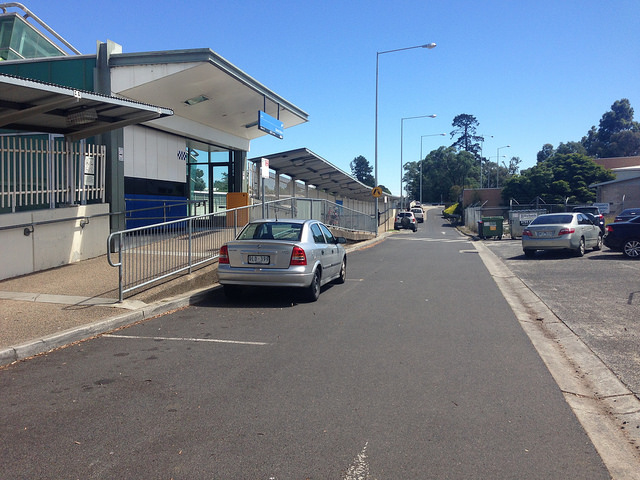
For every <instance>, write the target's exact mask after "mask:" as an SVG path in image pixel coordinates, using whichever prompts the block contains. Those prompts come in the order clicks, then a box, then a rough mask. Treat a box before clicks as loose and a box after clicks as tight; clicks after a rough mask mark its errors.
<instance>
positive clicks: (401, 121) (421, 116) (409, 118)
mask: <svg viewBox="0 0 640 480" xmlns="http://www.w3.org/2000/svg"><path fill="white" fill-rule="evenodd" d="M414 118H436V115H435V114H432V115H418V116H417V117H404V118H401V119H400V208H403V207H404V200H403V199H404V197H403V196H402V177H403V176H404V175H403V169H404V161H403V159H402V144H403V139H404V136H403V135H404V133H403V131H404V121H405V120H412V119H414ZM420 201H421V202H422V200H420Z"/></svg>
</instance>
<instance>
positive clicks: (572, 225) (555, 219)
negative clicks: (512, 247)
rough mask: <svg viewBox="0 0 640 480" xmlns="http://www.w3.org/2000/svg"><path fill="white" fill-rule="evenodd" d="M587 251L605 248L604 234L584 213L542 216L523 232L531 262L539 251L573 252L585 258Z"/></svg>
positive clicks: (525, 247)
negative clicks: (603, 242) (603, 243)
mask: <svg viewBox="0 0 640 480" xmlns="http://www.w3.org/2000/svg"><path fill="white" fill-rule="evenodd" d="M587 248H593V249H594V250H600V249H601V248H602V232H601V231H600V227H598V226H597V225H595V224H594V223H593V222H592V221H591V220H590V219H589V217H587V216H586V215H585V214H584V213H581V212H565V213H548V214H545V215H539V216H538V217H536V218H535V219H534V220H533V221H532V222H531V223H530V224H529V226H528V227H527V228H525V229H524V230H523V231H522V250H523V251H524V254H525V256H527V257H529V258H531V257H533V256H534V255H535V253H536V250H571V251H573V252H575V254H576V255H578V256H579V257H581V256H583V255H584V253H585V249H587Z"/></svg>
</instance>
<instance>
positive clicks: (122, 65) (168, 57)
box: [109, 48, 308, 140]
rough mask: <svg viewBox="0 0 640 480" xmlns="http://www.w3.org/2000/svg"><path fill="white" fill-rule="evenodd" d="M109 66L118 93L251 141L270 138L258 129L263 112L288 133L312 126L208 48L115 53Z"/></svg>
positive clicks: (296, 110)
mask: <svg viewBox="0 0 640 480" xmlns="http://www.w3.org/2000/svg"><path fill="white" fill-rule="evenodd" d="M109 66H110V67H111V71H112V76H111V82H112V85H111V86H112V89H113V91H114V92H116V93H118V94H120V95H123V96H125V97H127V98H133V99H136V100H138V101H141V102H147V103H151V104H160V105H166V106H167V107H169V108H171V109H172V110H173V111H174V113H175V116H176V117H182V118H186V119H189V120H192V121H194V122H197V123H200V124H202V125H207V126H209V127H211V128H215V129H217V130H220V131H222V132H226V133H229V134H231V135H234V136H236V137H239V138H243V139H246V140H253V139H255V138H258V137H261V136H264V135H266V134H265V132H263V131H261V130H259V129H258V111H260V110H261V111H263V112H265V113H267V114H268V115H270V116H272V117H273V118H276V119H279V120H280V121H281V122H283V124H284V128H285V129H286V128H289V127H293V126H295V125H299V124H301V123H305V122H307V121H308V114H307V113H306V112H305V111H303V110H301V109H300V108H298V107H296V106H295V105H294V104H292V103H290V102H288V101H287V100H285V99H284V98H282V97H281V96H280V95H278V94H276V93H275V92H273V91H272V90H270V89H268V88H267V87H265V86H264V85H262V84H261V83H259V82H258V81H257V80H255V79H254V78H252V77H250V76H249V75H247V74H246V73H245V72H243V71H242V70H240V69H239V68H238V67H236V66H235V65H233V64H231V63H230V62H229V61H227V60H226V59H224V58H223V57H221V56H220V55H218V54H216V53H215V52H214V51H212V50H210V49H208V48H204V49H191V50H169V51H159V52H142V53H121V54H112V55H111V57H110V58H109ZM284 74H285V73H283V75H284ZM156 127H157V128H161V129H162V128H163V125H156Z"/></svg>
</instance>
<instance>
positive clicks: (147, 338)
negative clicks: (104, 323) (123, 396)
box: [103, 333, 269, 346]
mask: <svg viewBox="0 0 640 480" xmlns="http://www.w3.org/2000/svg"><path fill="white" fill-rule="evenodd" d="M103 337H107V338H132V339H136V340H172V341H178V342H210V343H232V344H235V345H259V346H262V345H269V344H268V343H264V342H241V341H238V340H219V339H215V338H187V337H144V336H139V335H114V334H111V333H107V334H106V335H103Z"/></svg>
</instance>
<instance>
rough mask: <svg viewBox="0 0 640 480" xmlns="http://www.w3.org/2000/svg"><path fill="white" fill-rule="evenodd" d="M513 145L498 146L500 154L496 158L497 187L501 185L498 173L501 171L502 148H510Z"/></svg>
mask: <svg viewBox="0 0 640 480" xmlns="http://www.w3.org/2000/svg"><path fill="white" fill-rule="evenodd" d="M509 147H511V145H505V146H504V147H498V156H497V158H496V188H498V187H499V186H500V179H499V177H498V174H499V173H500V150H502V149H503V148H509Z"/></svg>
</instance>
